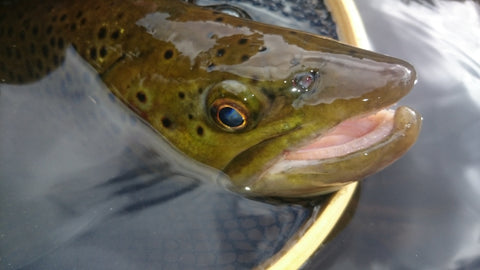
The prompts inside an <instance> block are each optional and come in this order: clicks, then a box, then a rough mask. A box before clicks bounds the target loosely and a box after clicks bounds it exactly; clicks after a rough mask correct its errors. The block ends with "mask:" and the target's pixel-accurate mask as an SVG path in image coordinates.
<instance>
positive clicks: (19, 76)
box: [17, 74, 23, 83]
mask: <svg viewBox="0 0 480 270" xmlns="http://www.w3.org/2000/svg"><path fill="white" fill-rule="evenodd" d="M17 81H18V82H19V83H22V82H23V77H22V75H20V74H17Z"/></svg>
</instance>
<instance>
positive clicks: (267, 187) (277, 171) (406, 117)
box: [248, 106, 422, 197]
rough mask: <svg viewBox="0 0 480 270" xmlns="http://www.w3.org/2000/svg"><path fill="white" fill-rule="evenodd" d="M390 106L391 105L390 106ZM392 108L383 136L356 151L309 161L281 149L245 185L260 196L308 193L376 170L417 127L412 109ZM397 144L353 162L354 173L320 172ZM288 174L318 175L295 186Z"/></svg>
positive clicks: (338, 185)
mask: <svg viewBox="0 0 480 270" xmlns="http://www.w3.org/2000/svg"><path fill="white" fill-rule="evenodd" d="M382 110H385V108H382V109H379V110H376V111H374V112H371V113H369V114H368V115H371V114H372V113H377V112H379V111H382ZM390 110H392V109H391V108H390ZM392 111H393V113H394V114H393V117H392V129H391V130H390V132H389V133H388V134H387V135H386V136H384V137H383V138H381V139H380V140H378V141H376V142H374V143H373V144H370V145H368V146H367V147H365V148H362V149H359V150H357V151H354V152H351V153H347V154H345V155H343V156H335V157H328V158H323V159H318V160H310V161H309V162H305V160H293V162H292V161H289V160H287V159H285V153H283V154H282V155H280V157H279V158H278V159H277V160H276V161H275V162H274V163H273V164H271V165H270V166H269V167H268V168H266V169H265V170H264V172H263V173H262V174H261V175H259V177H258V178H256V180H255V181H254V182H253V183H251V185H249V187H248V189H249V190H250V191H251V192H252V193H253V194H260V195H262V196H265V195H268V196H274V197H275V196H280V197H309V196H317V195H319V194H325V193H329V192H333V191H335V190H337V189H339V188H341V187H342V186H344V185H346V184H348V183H351V182H353V181H357V180H361V179H363V178H364V177H366V176H368V175H371V174H373V173H376V172H377V171H379V170H381V169H383V168H385V167H386V166H388V165H389V164H391V163H393V162H394V161H396V160H397V159H398V158H400V157H401V156H402V155H403V154H404V153H405V152H406V151H407V150H408V149H409V148H410V147H411V146H412V145H413V144H414V142H415V141H416V138H417V137H418V134H419V131H420V128H421V122H422V117H421V116H420V115H419V114H418V113H417V112H415V111H414V110H412V109H410V108H408V107H404V106H401V107H398V108H396V109H395V110H392ZM368 115H363V116H354V117H352V118H349V119H346V120H344V121H347V120H352V119H355V118H358V119H360V118H363V117H368ZM342 122H343V121H342ZM337 126H338V125H337ZM306 144H308V142H307V143H303V144H301V145H299V146H297V147H295V148H294V149H301V148H302V147H304V146H305V145H306ZM398 146H400V149H397V152H396V153H395V154H394V155H386V156H387V157H385V158H383V157H382V158H377V160H375V161H374V162H371V163H369V164H368V165H366V167H362V166H358V164H356V165H355V166H358V173H356V172H353V173H350V174H347V176H346V177H344V178H342V177H336V174H337V172H336V171H328V169H326V172H322V167H323V166H325V167H329V166H332V165H333V166H334V165H335V164H345V163H347V162H349V161H350V160H353V159H361V158H362V156H368V154H369V153H373V152H379V153H387V154H391V153H388V151H389V149H390V148H392V147H397V148H398ZM392 149H393V148H392ZM293 151H295V150H293ZM380 156H381V155H380ZM355 166H353V167H355ZM353 169H355V168H352V170H353ZM291 174H295V175H300V176H313V177H316V176H318V177H319V178H322V179H320V180H318V181H316V180H312V181H311V182H309V183H308V184H302V185H299V186H297V187H296V186H295V185H294V184H292V182H291V181H290V180H288V178H289V175H291ZM352 174H353V175H355V177H352ZM326 175H327V178H328V176H332V179H324V178H325V176H326Z"/></svg>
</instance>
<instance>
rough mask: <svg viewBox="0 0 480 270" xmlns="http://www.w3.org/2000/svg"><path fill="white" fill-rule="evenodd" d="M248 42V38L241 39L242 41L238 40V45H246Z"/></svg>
mask: <svg viewBox="0 0 480 270" xmlns="http://www.w3.org/2000/svg"><path fill="white" fill-rule="evenodd" d="M247 41H248V39H246V38H241V39H239V40H238V44H240V45H244V44H247Z"/></svg>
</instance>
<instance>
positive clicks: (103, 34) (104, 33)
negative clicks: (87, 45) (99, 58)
mask: <svg viewBox="0 0 480 270" xmlns="http://www.w3.org/2000/svg"><path fill="white" fill-rule="evenodd" d="M106 36H107V28H106V27H105V26H103V27H102V28H100V30H98V39H104V38H105V37H106Z"/></svg>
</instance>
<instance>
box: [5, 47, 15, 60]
mask: <svg viewBox="0 0 480 270" xmlns="http://www.w3.org/2000/svg"><path fill="white" fill-rule="evenodd" d="M5 53H6V55H7V58H12V57H13V52H12V48H11V47H10V46H7V47H6V48H5Z"/></svg>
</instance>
